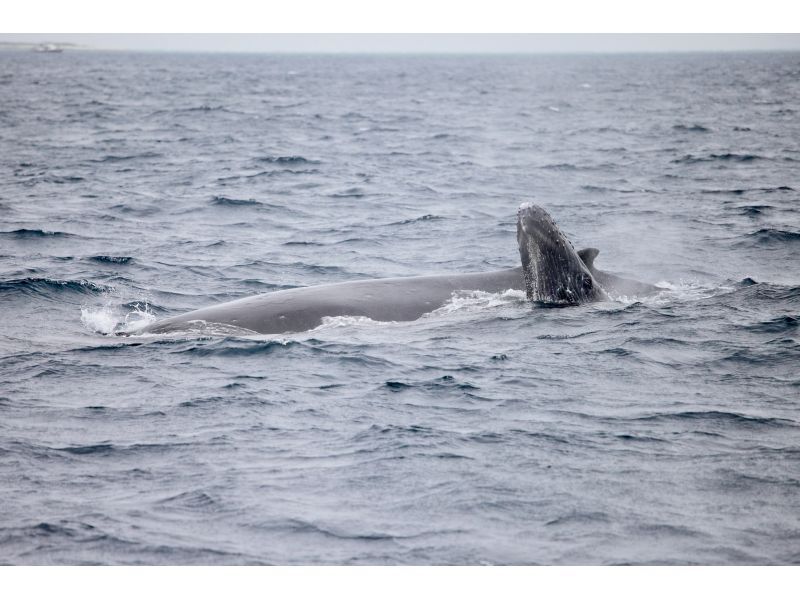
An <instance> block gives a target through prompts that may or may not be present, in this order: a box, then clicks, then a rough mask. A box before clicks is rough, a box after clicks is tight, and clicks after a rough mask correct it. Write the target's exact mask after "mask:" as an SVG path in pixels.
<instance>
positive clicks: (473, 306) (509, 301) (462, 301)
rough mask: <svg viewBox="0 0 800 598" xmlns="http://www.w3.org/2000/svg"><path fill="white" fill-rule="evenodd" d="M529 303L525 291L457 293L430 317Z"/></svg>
mask: <svg viewBox="0 0 800 598" xmlns="http://www.w3.org/2000/svg"><path fill="white" fill-rule="evenodd" d="M525 301H527V298H526V297H525V291H519V290H515V289H508V290H507V291H503V292H502V293H487V292H486V291H456V292H455V293H453V295H452V297H450V300H449V301H448V302H447V303H445V304H444V305H443V306H442V307H440V308H439V309H436V310H434V311H432V312H431V313H430V314H429V315H441V314H451V313H454V312H465V311H466V312H474V311H480V310H483V309H492V308H495V307H501V306H504V305H516V304H520V303H524V302H525Z"/></svg>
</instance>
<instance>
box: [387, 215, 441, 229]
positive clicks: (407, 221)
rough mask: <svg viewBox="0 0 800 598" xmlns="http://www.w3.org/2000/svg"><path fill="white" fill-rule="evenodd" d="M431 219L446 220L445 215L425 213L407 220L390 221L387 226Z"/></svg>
mask: <svg viewBox="0 0 800 598" xmlns="http://www.w3.org/2000/svg"><path fill="white" fill-rule="evenodd" d="M431 220H446V218H445V217H444V216H435V215H434V214H425V215H424V216H419V217H417V218H408V219H407V220H400V221H398V222H390V223H389V224H387V225H386V226H402V225H404V224H415V223H417V222H429V221H431Z"/></svg>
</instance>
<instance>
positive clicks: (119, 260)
mask: <svg viewBox="0 0 800 598" xmlns="http://www.w3.org/2000/svg"><path fill="white" fill-rule="evenodd" d="M88 259H89V260H91V261H93V262H98V263H100V264H119V265H126V264H131V263H133V261H134V259H133V258H132V257H130V256H127V255H93V256H91V257H89V258H88Z"/></svg>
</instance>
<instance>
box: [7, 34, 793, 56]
mask: <svg viewBox="0 0 800 598" xmlns="http://www.w3.org/2000/svg"><path fill="white" fill-rule="evenodd" d="M43 41H51V42H61V43H64V42H71V43H76V44H80V45H83V46H87V47H91V48H96V49H111V50H146V51H150V50H153V51H187V52H367V53H370V52H375V53H380V52H387V53H395V52H413V53H425V52H444V53H450V52H452V53H563V52H681V51H731V50H733V51H736V50H800V34H796V33H783V34H780V33H779V34H770V33H755V34H739V33H681V34H638V33H633V34H617V33H586V34H561V33H541V34H494V33H489V34H461V33H453V34H405V33H394V34H373V33H366V34H339V33H328V34H296V33H271V34H270V33H265V34H249V33H248V34H230V33H222V34H200V33H176V34H164V33H141V34H140V33H125V34H107V33H96V34H93V33H0V42H34V43H38V42H43Z"/></svg>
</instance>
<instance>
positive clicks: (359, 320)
mask: <svg viewBox="0 0 800 598" xmlns="http://www.w3.org/2000/svg"><path fill="white" fill-rule="evenodd" d="M391 323H392V322H379V321H377V320H373V319H372V318H368V317H366V316H325V317H323V318H322V324H320V325H319V326H317V327H316V328H314V330H327V329H329V328H343V327H345V326H363V325H367V326H373V325H374V326H385V325H386V324H391Z"/></svg>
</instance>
